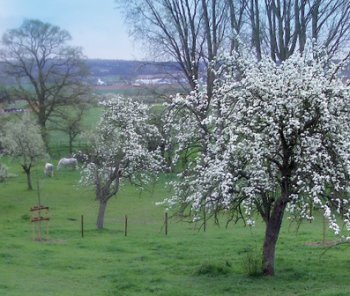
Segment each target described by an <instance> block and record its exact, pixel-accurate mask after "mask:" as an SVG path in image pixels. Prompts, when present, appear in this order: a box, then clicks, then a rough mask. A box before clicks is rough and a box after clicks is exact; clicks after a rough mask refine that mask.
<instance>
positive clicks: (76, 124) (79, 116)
mask: <svg viewBox="0 0 350 296" xmlns="http://www.w3.org/2000/svg"><path fill="white" fill-rule="evenodd" d="M87 107H88V105H87V104H79V105H76V106H75V108H73V109H71V110H69V111H67V110H66V109H64V110H60V112H59V113H58V118H54V119H53V123H54V127H53V129H55V130H58V131H61V132H63V133H65V134H66V135H67V136H68V149H69V153H70V155H72V154H73V144H74V141H75V140H76V138H77V137H78V136H79V135H80V134H81V133H82V132H83V130H84V126H83V118H84V116H85V115H86V112H87V110H88V109H87Z"/></svg>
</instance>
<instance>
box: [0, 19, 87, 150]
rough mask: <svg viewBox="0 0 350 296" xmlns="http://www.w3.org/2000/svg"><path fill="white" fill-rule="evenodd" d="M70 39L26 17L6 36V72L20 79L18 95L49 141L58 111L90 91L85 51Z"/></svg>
mask: <svg viewBox="0 0 350 296" xmlns="http://www.w3.org/2000/svg"><path fill="white" fill-rule="evenodd" d="M70 39H71V36H70V34H69V33H68V32H67V31H65V30H62V29H61V28H59V27H57V26H54V25H51V24H49V23H44V22H42V21H39V20H25V21H24V22H23V24H22V25H21V26H20V27H19V28H17V29H12V30H9V31H7V32H6V33H5V34H4V35H3V37H2V49H1V52H0V56H1V59H2V60H3V62H4V64H5V71H6V73H7V74H8V75H10V76H12V77H14V78H15V79H16V87H15V93H16V96H17V97H20V98H22V99H24V100H25V101H26V102H27V103H28V105H29V107H30V108H31V110H32V111H33V113H34V114H35V115H36V116H37V121H38V124H39V125H40V127H41V130H42V135H43V139H44V141H45V142H46V144H47V135H46V124H47V121H48V120H49V119H50V118H51V116H52V115H53V114H54V113H55V110H56V109H57V108H58V107H60V106H67V105H72V104H75V103H77V102H78V101H80V100H82V98H83V97H84V96H85V95H86V93H87V88H86V86H85V85H84V84H83V78H84V77H85V76H86V75H87V71H86V68H85V66H84V63H83V61H82V52H81V49H80V48H77V47H72V46H68V45H67V42H68V41H69V40H70Z"/></svg>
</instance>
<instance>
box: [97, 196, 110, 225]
mask: <svg viewBox="0 0 350 296" xmlns="http://www.w3.org/2000/svg"><path fill="white" fill-rule="evenodd" d="M106 207H107V201H103V200H100V207H99V209H98V216H97V222H96V227H97V229H103V224H104V219H105V212H106Z"/></svg>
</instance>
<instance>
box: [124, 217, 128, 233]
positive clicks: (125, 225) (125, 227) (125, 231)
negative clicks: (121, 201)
mask: <svg viewBox="0 0 350 296" xmlns="http://www.w3.org/2000/svg"><path fill="white" fill-rule="evenodd" d="M127 235H128V216H127V215H125V224H124V236H127Z"/></svg>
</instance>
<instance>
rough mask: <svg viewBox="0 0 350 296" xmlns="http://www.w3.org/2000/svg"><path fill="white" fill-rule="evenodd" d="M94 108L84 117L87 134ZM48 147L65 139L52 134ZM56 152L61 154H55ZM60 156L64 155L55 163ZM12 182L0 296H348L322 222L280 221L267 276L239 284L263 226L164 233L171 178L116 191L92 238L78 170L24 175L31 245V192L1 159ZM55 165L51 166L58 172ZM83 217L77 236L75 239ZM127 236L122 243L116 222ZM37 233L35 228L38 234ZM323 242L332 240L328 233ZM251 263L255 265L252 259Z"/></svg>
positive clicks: (93, 207)
mask: <svg viewBox="0 0 350 296" xmlns="http://www.w3.org/2000/svg"><path fill="white" fill-rule="evenodd" d="M100 112H101V110H100V109H98V108H95V109H92V110H90V113H89V114H88V118H87V119H86V124H87V126H93V124H94V122H96V120H97V118H98V116H99V114H100ZM51 140H52V142H51V143H52V145H53V147H54V146H55V145H56V146H57V145H60V144H61V143H62V142H64V141H65V138H64V136H63V135H62V134H59V133H56V134H54V133H53V134H52V135H51ZM62 153H64V151H63V152H62ZM62 156H63V155H62ZM3 160H4V161H5V162H6V164H7V165H8V166H9V168H10V172H11V174H12V175H13V176H12V177H11V178H10V179H8V180H7V181H6V182H5V183H0V205H1V207H0V237H1V240H0V241H1V243H0V295H6V296H18V295H26V296H27V295H28V296H30V295H45V296H49V295H52V296H53V295H55V296H62V295H63V296H69V295H72V296H73V295H74V296H79V295H84V296H87V295H91V296H99V295H101V296H104V295H106V296H108V295H110V296H111V295H126V296H129V295H179V296H182V295H184V296H186V295H188V296H192V295H193V296H195V295H261V296H263V295H324V296H325V295H344V296H345V295H349V294H350V281H349V276H350V248H349V247H348V246H347V245H342V246H338V247H334V248H331V249H329V250H328V251H327V252H326V253H324V251H325V250H326V249H325V248H324V247H321V246H320V245H319V242H321V241H322V239H323V235H322V233H323V220H322V219H321V218H317V219H316V220H315V221H314V223H312V224H310V223H306V222H305V223H303V224H302V225H301V226H300V228H299V229H298V231H296V230H297V225H296V224H290V222H289V221H288V220H287V219H285V222H284V225H283V229H282V232H281V235H280V239H279V242H278V245H277V252H276V256H277V259H276V276H275V277H271V278H264V277H260V276H248V275H247V270H246V269H247V267H249V266H250V265H249V262H253V263H252V268H253V267H254V262H255V261H256V259H257V258H258V259H257V260H258V261H259V255H260V252H261V247H262V242H263V234H264V225H263V224H262V222H261V221H260V220H259V219H258V220H257V223H256V226H255V227H253V228H248V227H245V226H244V225H243V224H242V223H238V224H230V225H229V226H228V227H227V228H226V227H225V220H224V218H223V219H222V225H220V226H217V225H214V223H213V221H208V226H207V231H206V232H204V231H203V229H200V227H199V226H200V225H196V224H190V223H186V222H181V221H178V220H177V219H176V218H172V219H170V222H169V228H168V235H167V236H166V235H165V233H164V230H165V229H164V213H165V210H164V209H163V208H162V207H158V206H156V205H155V203H156V202H157V201H161V200H162V199H163V198H165V197H167V196H168V195H169V192H168V189H167V187H166V182H167V180H169V179H171V178H172V176H171V175H163V176H161V178H160V180H159V182H158V183H157V184H155V185H154V186H152V187H150V188H148V190H147V191H144V192H142V193H140V192H139V191H138V190H137V189H136V188H134V187H133V186H131V185H129V184H124V185H123V186H122V188H121V191H120V192H119V193H118V195H117V196H116V197H114V198H112V199H111V200H110V202H109V205H108V208H107V212H106V218H105V227H106V228H105V229H104V230H103V231H97V230H95V220H96V216H97V207H98V204H97V202H96V201H95V200H94V194H93V191H92V190H91V189H89V188H83V187H80V186H79V184H78V180H79V172H78V171H70V170H65V171H60V172H55V176H54V177H53V178H48V177H45V176H44V174H43V169H42V168H43V163H40V164H37V165H36V166H35V167H34V168H33V173H32V175H33V184H34V185H36V181H37V180H39V184H40V196H41V202H42V204H44V205H46V206H49V207H50V210H49V217H50V221H49V223H48V224H49V239H48V240H47V241H46V240H44V241H36V240H34V239H33V228H32V225H31V223H30V215H31V214H30V208H31V207H33V206H34V205H36V204H37V200H38V197H37V192H36V191H35V190H34V191H32V192H29V191H27V190H26V179H25V175H24V174H23V173H22V172H21V168H20V165H19V164H18V163H16V162H13V161H10V160H9V159H2V161H3ZM57 160H58V159H57V158H56V159H54V160H53V163H54V164H55V165H57ZM81 215H84V229H85V232H84V238H82V237H81V231H80V229H81V222H80V218H81ZM125 215H127V216H128V235H127V236H126V237H125V236H124V217H125ZM43 230H44V228H43ZM326 239H327V240H328V241H332V240H334V239H335V238H334V236H333V235H332V234H331V233H330V232H327V237H326ZM254 260H255V261H254Z"/></svg>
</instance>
